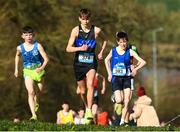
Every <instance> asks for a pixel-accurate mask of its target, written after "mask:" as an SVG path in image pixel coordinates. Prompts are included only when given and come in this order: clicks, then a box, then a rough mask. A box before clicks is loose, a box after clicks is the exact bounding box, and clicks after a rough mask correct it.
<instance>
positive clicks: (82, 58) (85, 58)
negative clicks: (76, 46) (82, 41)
mask: <svg viewBox="0 0 180 132" xmlns="http://www.w3.org/2000/svg"><path fill="white" fill-rule="evenodd" d="M78 61H79V62H82V63H93V61H94V54H93V53H80V54H79V56H78Z"/></svg>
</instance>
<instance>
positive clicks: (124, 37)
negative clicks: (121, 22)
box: [116, 32, 128, 41]
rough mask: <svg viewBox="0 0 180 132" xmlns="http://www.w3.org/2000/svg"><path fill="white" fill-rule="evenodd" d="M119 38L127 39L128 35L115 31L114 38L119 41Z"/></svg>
mask: <svg viewBox="0 0 180 132" xmlns="http://www.w3.org/2000/svg"><path fill="white" fill-rule="evenodd" d="M120 39H125V40H127V41H128V35H127V33H126V32H117V33H116V40H117V41H119V40H120Z"/></svg>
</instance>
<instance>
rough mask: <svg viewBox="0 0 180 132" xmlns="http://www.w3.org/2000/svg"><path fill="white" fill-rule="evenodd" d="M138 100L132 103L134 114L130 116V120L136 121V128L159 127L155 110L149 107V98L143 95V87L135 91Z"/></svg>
mask: <svg viewBox="0 0 180 132" xmlns="http://www.w3.org/2000/svg"><path fill="white" fill-rule="evenodd" d="M137 96H138V99H137V101H136V102H135V103H134V108H133V110H134V113H132V114H130V117H129V119H130V120H133V119H135V120H137V126H160V124H159V119H158V116H157V113H156V110H155V109H154V107H153V106H152V105H151V102H152V100H151V98H150V97H148V96H147V95H146V93H145V89H144V87H140V88H139V89H138V90H137Z"/></svg>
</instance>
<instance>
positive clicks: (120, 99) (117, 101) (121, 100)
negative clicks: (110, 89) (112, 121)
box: [115, 97, 123, 104]
mask: <svg viewBox="0 0 180 132" xmlns="http://www.w3.org/2000/svg"><path fill="white" fill-rule="evenodd" d="M115 100H116V103H118V104H120V103H122V102H123V99H122V98H121V97H116V98H115Z"/></svg>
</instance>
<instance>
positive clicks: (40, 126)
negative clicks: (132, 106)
mask: <svg viewBox="0 0 180 132" xmlns="http://www.w3.org/2000/svg"><path fill="white" fill-rule="evenodd" d="M0 131H180V128H179V127H174V126H166V127H135V126H133V127H130V126H128V127H122V126H116V127H113V126H107V127H104V126H98V125H56V124H53V123H46V122H38V121H35V122H31V121H23V122H20V123H14V122H12V121H7V120H4V121H0Z"/></svg>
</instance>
